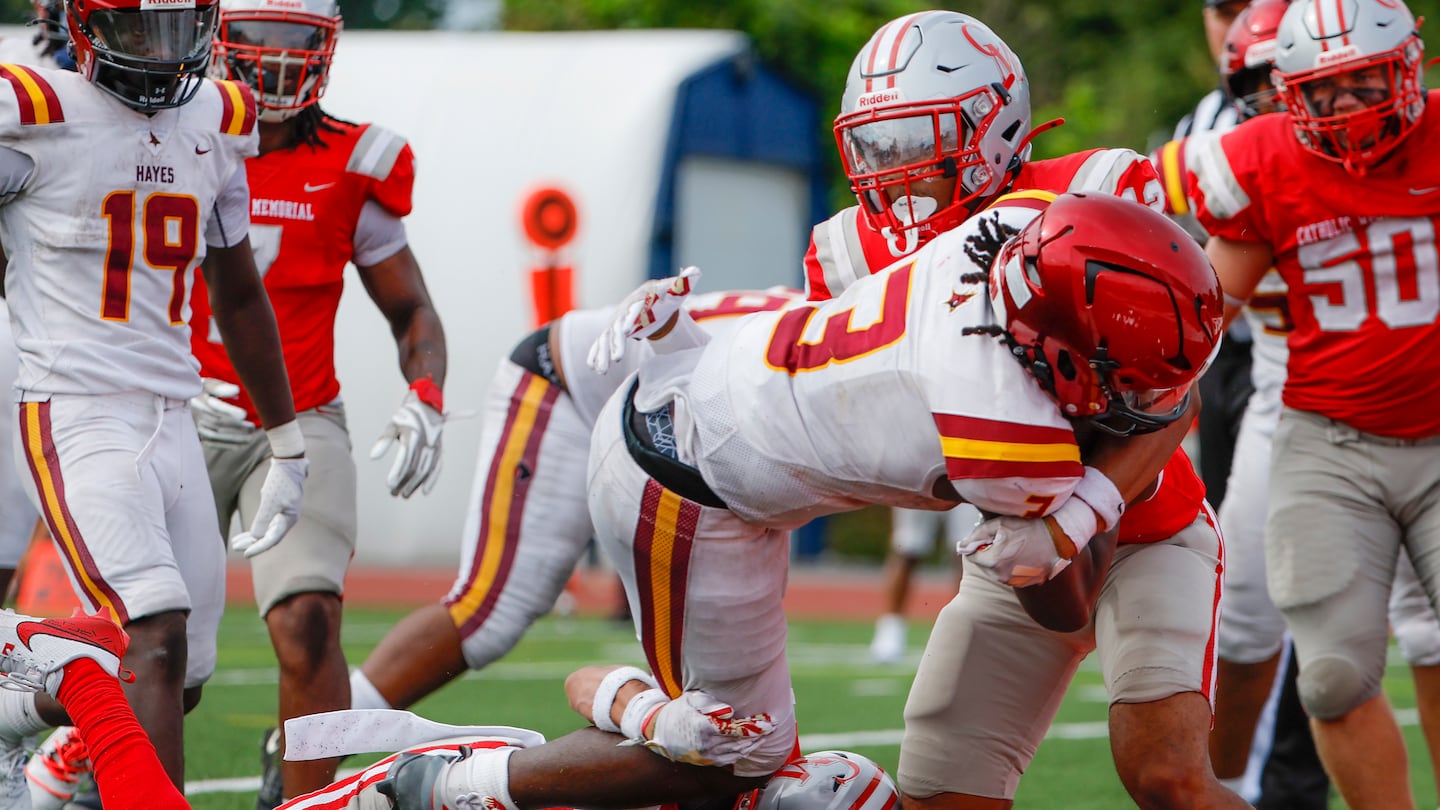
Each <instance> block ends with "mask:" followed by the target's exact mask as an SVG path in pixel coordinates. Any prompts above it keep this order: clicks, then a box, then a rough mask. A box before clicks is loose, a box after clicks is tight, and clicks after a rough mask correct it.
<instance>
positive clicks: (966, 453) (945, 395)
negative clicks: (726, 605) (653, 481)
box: [636, 207, 1082, 528]
mask: <svg viewBox="0 0 1440 810" xmlns="http://www.w3.org/2000/svg"><path fill="white" fill-rule="evenodd" d="M1036 214H1037V212H1036V210H1035V209H1034V208H1028V207H1025V208H1022V207H1003V208H998V209H995V210H993V211H992V212H987V213H986V214H984V215H982V216H984V217H986V218H989V217H997V218H999V219H1000V220H1001V221H1003V222H1004V223H1005V224H1007V225H1010V226H1012V227H1015V228H1017V229H1018V228H1020V227H1023V226H1024V225H1025V224H1026V223H1027V222H1029V221H1030V220H1031V219H1033V218H1034V217H1035V216H1036ZM979 219H980V217H974V218H972V219H971V220H970V221H969V222H967V223H965V224H964V225H962V226H960V227H959V228H956V229H954V230H952V231H949V232H947V233H945V234H942V235H940V236H937V237H936V238H935V239H934V240H933V241H932V242H931V243H930V244H928V245H926V246H925V247H924V248H922V249H921V250H920V251H919V252H917V253H916V254H915V255H914V257H912V259H910V260H907V261H905V262H901V263H898V264H896V265H894V266H892V267H890V268H889V269H887V270H883V271H881V272H879V273H876V274H874V275H871V276H867V277H865V278H861V279H859V280H857V281H856V282H855V283H853V284H852V285H851V286H850V287H849V288H848V289H847V290H846V291H845V292H844V293H843V294H841V295H840V296H839V297H837V298H834V299H832V300H830V301H826V302H823V303H820V304H807V305H803V306H796V307H792V308H790V309H786V310H781V311H777V312H765V313H759V314H755V315H750V316H746V317H745V318H743V319H740V320H739V321H737V323H736V324H735V326H734V327H733V330H732V332H731V333H730V336H729V339H728V340H725V341H712V342H710V343H709V344H707V345H706V346H705V347H704V348H703V349H697V350H695V351H694V356H692V357H684V356H683V355H684V354H688V353H682V354H681V355H668V356H664V357H657V358H656V359H655V360H654V361H652V362H650V363H647V364H646V365H645V366H644V367H643V368H642V369H641V370H640V381H641V389H640V391H639V392H638V393H637V395H636V406H637V407H638V408H640V409H641V410H653V409H654V408H655V407H658V406H659V405H660V404H661V403H663V402H664V401H665V400H670V399H673V400H674V402H675V421H676V438H677V442H678V444H679V446H680V455H681V459H682V460H684V461H687V462H688V463H692V464H694V465H695V466H697V467H698V468H699V469H700V471H701V473H702V474H703V476H704V478H705V481H706V482H707V483H709V484H710V486H711V487H712V488H713V489H714V490H715V492H716V494H718V495H719V496H720V497H721V498H722V499H723V500H724V501H725V503H726V505H727V506H728V507H729V508H730V509H731V511H733V512H735V513H736V514H737V515H739V516H740V517H741V518H742V519H744V520H746V521H748V522H751V523H755V524H759V525H765V526H771V527H776V528H789V527H794V526H798V525H800V524H802V523H804V522H806V521H807V520H809V519H811V518H813V517H816V516H819V515H824V514H830V513H834V512H841V511H846V510H849V509H856V508H859V507H862V506H866V505H870V504H884V505H890V506H905V507H915V508H922V509H947V508H950V507H951V506H953V505H954V502H953V500H947V499H945V498H943V497H937V496H935V495H933V494H932V493H933V492H934V486H935V484H936V483H937V481H938V480H939V479H942V478H948V479H950V481H951V482H952V483H953V485H954V488H955V490H956V491H958V493H959V494H960V496H961V497H962V498H964V499H965V500H967V501H969V502H971V503H974V504H975V505H976V506H978V507H980V508H982V509H985V510H989V511H993V512H999V513H1004V514H1014V515H1020V514H1030V515H1035V516H1038V515H1040V514H1043V513H1046V512H1048V511H1049V510H1050V509H1051V508H1053V507H1054V506H1058V505H1059V504H1060V503H1062V502H1063V501H1064V500H1065V498H1066V497H1068V496H1069V494H1070V491H1071V490H1072V489H1073V487H1074V485H1075V483H1076V481H1077V480H1078V477H1079V476H1080V475H1081V473H1082V468H1081V462H1080V451H1079V448H1078V447H1077V446H1076V443H1075V436H1074V433H1073V431H1072V429H1071V426H1070V424H1069V423H1068V422H1067V421H1066V420H1065V419H1064V417H1063V416H1061V414H1060V411H1059V408H1058V407H1057V405H1056V404H1055V402H1054V400H1053V399H1051V398H1050V396H1049V395H1047V394H1046V393H1045V392H1044V391H1043V390H1042V389H1041V388H1040V387H1039V385H1038V384H1037V383H1036V382H1035V380H1034V379H1033V378H1032V377H1031V376H1030V375H1029V373H1028V372H1026V371H1025V370H1024V369H1023V368H1022V367H1021V366H1020V365H1019V364H1018V363H1017V362H1016V361H1015V359H1014V358H1013V357H1012V356H1011V355H1010V353H1009V351H1008V350H1007V349H1006V348H1005V346H1004V345H1002V344H1001V343H1000V342H999V341H998V340H997V339H996V338H995V337H992V336H988V335H983V334H966V332H967V330H968V329H969V328H970V327H984V326H993V325H995V324H996V316H995V313H994V311H993V310H992V308H991V304H990V299H989V296H988V295H987V286H986V285H985V284H984V283H980V282H977V281H975V280H973V279H967V280H965V281H962V280H961V276H962V274H975V273H980V274H983V273H984V272H985V270H986V268H984V267H981V266H979V265H977V264H975V263H974V262H973V261H971V260H970V259H969V258H967V257H966V255H965V252H964V248H965V245H966V241H967V239H970V238H972V237H974V236H976V234H977V232H978V230H977V229H978V225H977V221H978V220H979Z"/></svg>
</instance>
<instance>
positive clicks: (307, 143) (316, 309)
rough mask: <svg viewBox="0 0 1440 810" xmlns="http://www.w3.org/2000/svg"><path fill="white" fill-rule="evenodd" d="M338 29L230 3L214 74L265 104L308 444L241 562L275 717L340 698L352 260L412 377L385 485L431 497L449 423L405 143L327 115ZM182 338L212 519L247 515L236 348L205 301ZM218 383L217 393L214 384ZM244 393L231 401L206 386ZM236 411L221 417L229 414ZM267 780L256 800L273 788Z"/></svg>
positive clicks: (278, 303) (283, 325)
mask: <svg viewBox="0 0 1440 810" xmlns="http://www.w3.org/2000/svg"><path fill="white" fill-rule="evenodd" d="M340 27H341V20H340V13H339V9H338V7H337V6H336V4H335V3H334V2H333V0H302V1H301V2H296V1H295V0H283V1H282V0H275V1H274V2H271V0H233V1H232V0H225V2H223V3H222V5H221V12H220V23H219V27H218V29H217V32H216V36H215V57H214V61H213V64H212V68H211V70H212V72H214V73H215V74H217V75H220V76H224V77H226V78H229V79H232V80H235V81H238V82H243V83H245V84H247V85H249V86H250V88H251V89H252V90H253V91H254V92H255V96H256V99H257V101H258V103H259V107H260V155H259V156H258V157H255V158H252V159H250V160H249V161H248V162H247V164H246V170H247V172H248V173H249V176H250V183H251V197H252V200H251V206H250V221H251V226H250V227H251V233H252V236H253V238H252V243H253V244H254V246H255V255H256V259H257V264H258V265H259V266H260V269H261V272H262V273H264V275H265V288H266V291H267V292H268V293H269V295H270V300H271V303H272V304H273V306H274V308H275V314H276V320H277V321H278V323H279V327H280V338H281V342H282V344H283V348H284V353H285V362H286V365H287V367H288V368H289V372H290V379H291V380H292V385H293V386H294V388H295V397H296V408H297V410H298V411H299V412H300V415H299V423H300V426H301V429H302V431H303V432H304V434H305V436H306V440H307V442H308V446H309V447H310V448H311V451H310V457H311V463H312V464H313V467H312V472H314V473H315V475H312V476H311V477H310V480H311V484H312V486H311V487H309V488H308V490H307V492H306V500H305V505H304V510H303V515H302V517H301V520H300V522H299V523H298V524H297V525H296V527H295V530H294V533H293V534H292V536H291V537H290V538H288V539H289V541H290V542H287V543H286V544H284V545H283V546H281V547H279V548H277V549H276V550H275V551H273V552H270V553H268V554H265V555H261V556H258V557H254V558H253V559H252V561H251V562H252V572H253V574H254V582H255V598H256V601H257V603H258V607H259V610H260V613H261V615H262V616H263V617H264V619H265V624H266V626H267V627H268V629H269V631H270V638H271V641H272V643H273V645H274V648H275V654H276V658H277V659H278V661H279V665H280V689H279V691H280V719H281V720H282V721H283V720H284V719H285V718H287V717H294V716H296V715H300V714H308V713H312V712H318V711H325V710H329V709H341V708H347V707H348V706H349V673H348V671H347V668H346V663H345V657H344V655H343V653H342V652H341V649H340V637H339V631H340V614H341V600H340V594H341V592H342V588H343V582H344V577H345V571H346V568H347V566H348V565H349V562H350V557H351V555H352V553H353V552H354V549H355V535H356V526H355V521H356V503H355V499H356V492H355V465H354V462H353V460H352V459H351V456H350V437H349V433H348V431H347V428H346V423H345V409H344V406H343V405H342V404H341V401H340V383H339V381H338V380H337V379H336V376H335V314H336V310H337V308H338V306H339V302H340V293H341V287H342V284H343V279H344V271H345V266H346V264H347V263H351V262H353V263H354V265H355V267H356V269H357V271H358V273H359V276H360V281H361V283H363V284H364V286H365V290H366V291H367V292H368V293H369V294H370V297H371V298H372V299H373V300H374V302H375V304H376V306H377V307H379V309H380V311H381V313H382V314H383V315H384V316H385V318H386V320H387V321H388V322H389V325H390V330H391V332H392V333H393V334H394V336H395V342H396V347H397V349H398V353H399V365H400V371H401V373H402V374H403V376H404V379H405V380H406V381H407V382H408V383H409V386H410V388H409V390H408V391H407V392H405V394H404V398H403V402H402V404H401V405H400V408H399V410H398V411H397V412H396V414H395V416H394V418H393V419H392V421H391V423H390V425H389V427H388V428H387V429H386V432H385V434H384V435H383V436H382V438H381V442H380V443H379V444H377V446H376V448H375V449H374V450H372V452H371V457H372V458H375V457H377V456H378V455H380V454H381V453H383V452H384V451H385V449H386V448H387V447H388V446H389V445H390V444H392V443H396V444H398V446H399V453H398V456H397V458H396V459H395V462H394V466H393V467H392V468H391V471H390V477H389V480H388V484H389V486H390V491H391V494H393V495H397V496H400V497H406V498H408V497H410V496H411V495H412V494H414V493H415V492H417V491H424V492H428V491H429V489H430V488H431V487H432V486H433V485H434V483H435V480H436V479H435V473H436V471H437V469H438V465H439V453H440V431H441V428H442V426H443V424H444V410H445V408H444V403H443V399H442V396H441V386H442V385H443V384H444V381H445V358H446V353H445V335H444V332H443V330H442V328H441V324H440V318H439V316H438V315H437V314H436V311H435V307H434V305H433V304H432V303H431V300H430V295H429V293H428V292H427V291H426V288H425V281H424V278H423V277H422V275H421V272H420V267H419V265H418V264H417V263H416V260H415V256H414V255H413V254H412V253H411V251H410V248H409V246H408V243H407V240H406V234H405V226H404V224H403V222H402V218H403V217H404V216H406V215H407V214H409V213H410V208H411V188H412V185H413V182H414V156H413V154H412V153H411V150H410V146H409V145H408V144H407V143H406V142H405V139H404V138H402V137H401V136H399V135H397V134H395V133H393V132H390V131H388V130H386V129H384V128H382V127H379V126H375V125H371V124H351V123H348V122H344V121H340V120H338V119H335V118H333V117H331V116H329V115H327V114H326V113H325V112H324V111H322V110H321V108H320V106H319V103H318V102H319V100H320V97H321V93H322V92H323V91H324V89H325V83H326V80H327V77H328V71H329V69H330V65H331V60H332V59H333V58H334V53H335V42H336V38H337V35H338V34H339V31H340ZM191 323H192V328H193V335H192V340H193V348H194V352H195V356H196V357H197V358H198V359H199V361H200V365H201V373H202V374H203V375H204V376H205V377H207V378H209V379H210V380H211V381H212V382H211V383H210V387H209V389H208V392H207V394H206V395H203V396H202V397H201V398H199V399H197V401H196V403H195V404H196V408H197V414H198V415H197V421H198V424H199V426H200V430H201V438H202V441H203V444H204V448H205V456H206V462H207V465H208V467H209V471H210V477H211V480H212V482H213V485H214V489H215V499H216V506H217V509H218V511H219V518H220V522H221V525H228V524H229V522H230V519H231V516H232V515H235V514H238V515H239V516H240V518H241V519H242V521H244V520H248V519H249V517H250V515H251V513H252V512H253V510H254V508H255V502H256V498H257V496H258V493H259V483H260V481H261V479H262V477H263V475H264V472H265V469H266V467H267V466H268V461H269V456H268V453H267V452H266V450H265V447H264V446H263V444H261V443H257V441H256V439H255V435H254V432H253V430H252V429H251V428H250V426H249V425H248V424H247V423H246V422H247V420H248V421H249V422H253V420H254V411H253V409H252V408H251V404H250V401H249V400H248V399H247V398H246V397H245V395H244V394H243V393H240V392H237V391H235V390H234V387H233V386H231V387H230V388H229V390H226V389H225V386H224V384H226V383H230V384H233V383H235V382H236V378H235V375H234V372H233V370H232V368H231V363H230V358H229V357H228V356H227V354H226V352H225V351H224V349H223V348H222V347H221V346H220V345H219V344H218V343H216V342H215V332H214V330H213V325H212V323H211V320H210V313H209V311H208V309H207V308H206V307H205V306H203V305H201V306H197V307H195V312H194V317H193V318H192V321H191ZM213 381H218V384H220V388H218V389H217V388H216V385H217V383H216V382H213ZM217 391H218V392H220V393H234V394H238V396H235V397H233V398H232V400H231V401H232V402H233V403H235V404H237V405H238V407H239V408H240V409H241V410H243V415H242V418H241V419H240V420H239V421H238V423H237V422H236V421H235V420H234V419H233V418H231V416H233V413H234V407H235V406H234V405H232V404H231V403H228V402H225V401H223V399H222V398H220V397H217V396H214V395H213V394H214V393H216V392H217ZM227 413H228V414H230V415H227ZM335 765H336V763H335V762H333V761H331V762H318V763H317V762H311V763H292V762H285V763H283V764H282V765H281V766H280V770H281V772H282V773H283V784H284V792H285V793H286V794H289V795H298V794H300V793H304V792H306V791H310V790H314V789H316V788H318V787H321V786H323V785H325V784H326V783H328V782H329V781H330V779H331V778H332V777H333V776H334V773H335ZM277 787H278V786H277V785H275V784H274V780H273V779H272V780H268V784H267V785H266V786H265V789H264V790H263V791H262V792H263V793H266V794H268V795H266V796H263V797H262V799H263V801H264V803H266V804H268V805H269V806H273V804H276V803H278V802H279V800H280V798H281V797H280V795H278V794H277V792H276V788H277Z"/></svg>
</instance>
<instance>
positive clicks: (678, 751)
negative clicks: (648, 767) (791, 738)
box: [641, 691, 775, 766]
mask: <svg viewBox="0 0 1440 810" xmlns="http://www.w3.org/2000/svg"><path fill="white" fill-rule="evenodd" d="M652 718H653V722H654V725H653V727H652V728H651V731H650V733H649V735H647V737H646V739H645V740H644V741H643V742H642V743H641V744H642V745H644V746H645V747H646V748H648V749H650V750H651V751H654V752H655V753H657V754H659V755H660V756H662V757H665V758H666V759H668V760H670V761H672V762H684V763H687V764H690V765H706V766H715V765H733V764H735V763H736V762H738V761H740V760H742V759H744V758H745V757H747V756H749V755H750V753H751V752H752V751H754V750H755V749H756V748H757V747H758V746H759V745H760V743H761V742H763V741H764V737H765V735H766V734H769V733H770V732H771V731H773V730H774V729H775V723H774V721H773V720H772V719H771V717H770V715H768V714H755V715H750V716H748V717H736V716H735V710H734V709H733V708H731V706H730V705H729V704H727V703H722V702H721V701H719V700H716V699H715V698H713V697H711V696H710V695H709V694H706V693H705V692H701V691H690V692H686V693H684V694H682V695H681V696H680V697H678V698H676V699H674V700H671V701H668V702H666V703H665V704H663V705H662V706H660V707H659V708H658V709H656V710H654V711H653V712H651V713H650V715H649V716H648V717H646V718H645V722H642V726H641V727H642V728H644V727H645V726H647V725H649V721H650V720H651V719H652Z"/></svg>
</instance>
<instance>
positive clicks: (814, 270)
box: [805, 233, 834, 301]
mask: <svg viewBox="0 0 1440 810" xmlns="http://www.w3.org/2000/svg"><path fill="white" fill-rule="evenodd" d="M833 297H834V296H832V295H831V294H830V288H829V287H827V286H825V268H823V267H821V266H820V259H819V258H818V257H817V256H816V250H815V234H814V233H811V234H810V246H809V247H807V248H805V300H806V301H828V300H830V299H831V298H833Z"/></svg>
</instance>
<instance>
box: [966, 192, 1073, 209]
mask: <svg viewBox="0 0 1440 810" xmlns="http://www.w3.org/2000/svg"><path fill="white" fill-rule="evenodd" d="M1059 196H1060V195H1059V194H1056V193H1055V192H1053V191H1042V190H1040V189H1038V188H1030V189H1025V190H1023V191H1012V192H1010V193H1009V194H1001V195H1000V196H999V197H996V198H995V201H994V202H992V203H990V204H989V205H987V206H985V208H984V209H982V210H985V211H989V210H990V209H992V208H999V207H1001V206H1008V205H1019V206H1021V207H1023V208H1040V209H1043V208H1044V207H1045V206H1047V205H1049V204H1050V203H1052V202H1055V198H1056V197H1059ZM1037 203H1038V205H1037Z"/></svg>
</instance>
